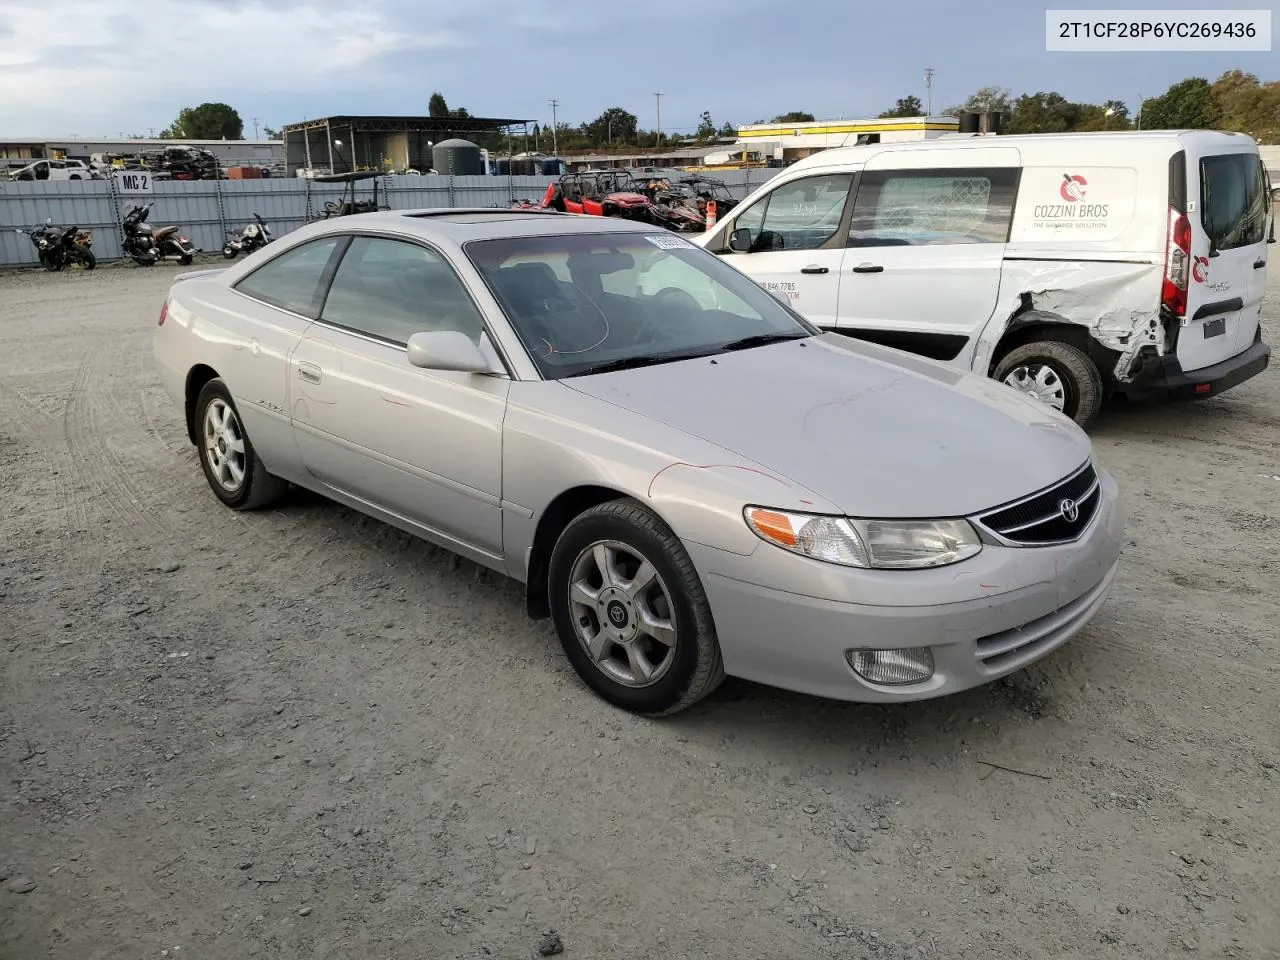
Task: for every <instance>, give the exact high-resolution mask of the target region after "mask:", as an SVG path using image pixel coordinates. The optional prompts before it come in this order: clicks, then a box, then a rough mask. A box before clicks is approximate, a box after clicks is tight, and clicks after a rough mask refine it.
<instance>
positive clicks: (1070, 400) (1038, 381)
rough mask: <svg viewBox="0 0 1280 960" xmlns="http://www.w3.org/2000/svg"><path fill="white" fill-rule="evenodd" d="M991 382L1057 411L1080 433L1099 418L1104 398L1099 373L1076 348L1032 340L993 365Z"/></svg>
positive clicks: (1085, 354) (1071, 345)
mask: <svg viewBox="0 0 1280 960" xmlns="http://www.w3.org/2000/svg"><path fill="white" fill-rule="evenodd" d="M992 378H993V379H995V380H998V381H1000V382H1001V383H1003V384H1005V385H1007V386H1010V387H1012V388H1013V389H1015V390H1017V391H1019V392H1020V393H1025V394H1027V395H1028V396H1032V397H1035V398H1036V399H1037V400H1041V401H1043V402H1045V403H1048V404H1049V405H1050V406H1052V407H1054V408H1055V409H1058V410H1060V411H1061V412H1062V413H1064V414H1066V415H1067V416H1068V417H1070V418H1071V419H1072V420H1074V421H1075V422H1076V423H1077V424H1079V426H1080V427H1081V428H1082V429H1086V430H1087V429H1088V428H1089V427H1090V426H1092V425H1093V422H1094V421H1095V420H1096V419H1097V418H1098V413H1099V411H1101V409H1102V400H1103V396H1104V391H1103V384H1102V373H1101V371H1099V370H1098V365H1097V364H1096V363H1094V362H1093V360H1092V358H1091V357H1090V356H1089V355H1088V354H1087V353H1085V352H1084V351H1083V350H1081V349H1080V348H1079V347H1077V346H1075V345H1073V344H1070V343H1063V342H1062V341H1060V340H1035V341H1032V342H1031V343H1024V344H1023V345H1022V346H1020V347H1014V348H1013V349H1012V350H1010V351H1009V352H1008V353H1007V354H1005V355H1004V357H1002V358H1001V360H1000V362H999V363H998V364H996V369H995V372H994V373H992Z"/></svg>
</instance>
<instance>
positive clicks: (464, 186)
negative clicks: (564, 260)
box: [0, 169, 778, 266]
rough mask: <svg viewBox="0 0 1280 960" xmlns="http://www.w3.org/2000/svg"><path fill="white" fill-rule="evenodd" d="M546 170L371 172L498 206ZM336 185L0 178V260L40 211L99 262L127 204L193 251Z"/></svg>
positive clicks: (415, 205) (768, 173) (303, 214)
mask: <svg viewBox="0 0 1280 960" xmlns="http://www.w3.org/2000/svg"><path fill="white" fill-rule="evenodd" d="M777 172H778V171H777V170H776V169H759V170H726V171H724V172H723V173H720V174H718V175H717V179H719V180H723V181H724V183H725V184H726V186H728V188H729V190H730V191H731V192H732V193H733V195H734V196H735V197H738V198H739V199H741V198H742V197H745V196H746V195H747V194H748V193H750V192H751V191H752V190H754V189H755V188H756V187H758V186H759V185H760V184H762V183H764V182H765V181H766V180H768V179H769V178H770V177H772V176H773V175H775V174H776V173H777ZM552 179H554V178H552V177H441V176H422V177H414V176H399V177H391V176H388V177H380V178H378V180H377V184H378V198H379V201H380V203H381V204H382V205H384V206H389V207H390V208H391V209H393V210H413V209H420V208H424V207H495V208H506V207H508V206H510V205H511V202H512V200H516V199H525V198H527V199H531V200H539V199H541V198H542V195H543V193H544V192H545V191H546V189H547V184H548V183H550V182H551V181H552ZM372 183H373V182H372V181H362V182H359V183H357V184H356V185H355V187H356V197H357V199H365V198H368V197H370V196H372ZM342 196H343V185H342V184H332V183H315V182H313V181H310V180H303V179H299V178H294V179H284V178H280V179H275V178H272V179H266V180H189V181H181V180H169V181H156V182H155V184H154V188H153V192H152V193H151V194H140V195H133V194H130V195H122V194H119V193H117V192H116V189H115V184H114V183H113V182H112V181H110V180H75V181H67V182H52V181H44V182H20V181H10V182H0V266H15V265H30V264H35V263H36V262H37V258H36V255H35V247H34V246H33V245H32V243H31V241H30V240H29V239H28V238H27V237H25V236H22V235H20V234H18V233H15V232H14V231H15V230H16V229H19V228H21V229H27V228H29V227H31V226H33V225H39V224H42V223H44V222H45V220H46V219H49V220H52V221H53V222H54V223H56V224H61V225H64V226H68V227H69V226H79V227H80V228H81V229H84V230H92V231H93V250H94V253H95V254H96V255H97V257H98V259H99V260H115V259H118V258H119V257H120V256H121V246H120V241H121V236H120V221H121V218H122V216H123V213H124V211H126V210H127V209H128V208H129V207H130V206H131V205H133V204H135V203H145V202H150V203H151V204H152V207H151V214H150V216H149V217H148V218H147V219H148V222H149V223H151V224H152V225H154V226H163V225H166V224H177V225H178V226H179V227H180V228H181V229H182V231H183V232H184V233H186V234H187V236H189V237H191V239H192V241H193V242H194V243H195V245H196V246H197V247H199V248H200V249H201V250H204V251H208V252H214V251H217V250H219V249H221V247H222V241H223V238H224V237H225V235H226V231H227V230H238V229H240V228H241V227H243V226H244V225H245V224H246V223H248V222H249V221H250V219H251V218H252V216H253V214H254V213H259V214H261V215H262V217H263V219H264V220H266V221H267V222H268V223H269V224H270V225H271V229H272V232H273V233H274V234H275V235H276V236H277V237H280V236H283V235H284V234H286V233H288V232H289V231H290V230H295V229H297V228H298V227H300V226H303V225H304V224H305V223H307V222H308V220H309V219H315V218H317V217H319V216H321V215H323V213H324V205H325V203H326V202H328V201H335V202H337V201H340V200H341V199H342Z"/></svg>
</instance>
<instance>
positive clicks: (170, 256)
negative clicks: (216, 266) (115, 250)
mask: <svg viewBox="0 0 1280 960" xmlns="http://www.w3.org/2000/svg"><path fill="white" fill-rule="evenodd" d="M150 213H151V204H149V203H145V204H143V205H142V206H140V207H139V206H133V207H130V208H129V210H128V211H127V212H126V213H125V215H124V220H123V221H121V224H120V226H121V229H122V230H123V231H124V252H125V254H126V255H128V256H129V257H131V258H133V261H134V262H135V263H137V264H138V265H139V266H142V267H152V266H155V264H156V263H158V262H159V261H161V260H177V261H178V263H180V264H182V265H183V266H184V267H185V266H189V265H190V264H191V261H192V260H194V259H195V255H196V254H197V253H199V252H200V251H199V250H198V249H197V248H196V245H195V244H193V243H192V242H191V240H190V239H188V238H187V237H186V236H184V235H183V234H181V233H179V232H178V227H177V226H176V225H174V226H168V227H155V228H153V227H152V226H151V224H149V223H147V216H148V214H150Z"/></svg>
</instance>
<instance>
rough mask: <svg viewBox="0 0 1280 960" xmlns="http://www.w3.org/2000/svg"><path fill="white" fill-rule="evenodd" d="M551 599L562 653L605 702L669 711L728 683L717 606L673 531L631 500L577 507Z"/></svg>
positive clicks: (556, 555) (562, 541)
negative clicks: (715, 616)
mask: <svg viewBox="0 0 1280 960" xmlns="http://www.w3.org/2000/svg"><path fill="white" fill-rule="evenodd" d="M549 573H550V576H549V577H548V589H549V591H550V593H549V597H548V600H549V601H550V606H551V615H552V618H553V620H554V622H555V625H556V631H557V633H558V634H559V635H560V643H561V645H562V646H563V647H564V651H565V655H566V656H567V657H568V658H569V662H570V663H572V664H573V667H574V669H575V670H576V671H577V672H578V675H579V676H580V677H581V678H582V679H583V681H585V682H586V683H587V685H588V686H590V687H591V688H592V689H593V690H595V692H596V693H598V694H599V695H600V696H601V697H603V698H604V699H605V700H607V701H609V702H610V703H612V704H614V705H615V706H618V707H622V708H623V709H626V710H631V711H633V712H635V713H641V714H655V715H656V714H672V713H676V712H678V711H680V710H683V709H685V708H686V707H689V706H691V705H693V704H694V703H696V702H697V701H698V700H701V699H702V698H703V697H705V696H706V695H707V694H709V693H711V691H713V690H714V689H715V688H716V687H718V686H719V685H720V683H721V681H723V680H724V666H723V663H722V661H721V657H720V644H719V641H718V640H717V638H716V631H715V624H714V622H713V620H712V617H711V607H710V604H709V603H708V602H707V597H706V593H705V592H704V590H703V588H702V582H701V581H700V580H699V579H698V574H697V571H696V570H695V569H694V567H693V561H692V560H690V559H689V554H688V552H687V551H686V550H685V549H684V546H683V544H681V543H680V539H679V538H678V537H677V536H676V535H675V534H674V533H673V532H672V531H671V529H670V528H669V527H668V526H667V525H666V524H665V523H663V522H662V520H661V519H660V518H658V517H657V516H655V515H654V514H653V513H652V512H651V511H649V510H647V509H646V508H645V507H643V506H642V505H641V504H639V503H637V502H636V501H634V500H613V501H610V502H608V503H603V504H601V505H599V506H597V507H593V508H591V509H590V510H587V511H586V512H584V513H582V514H580V515H579V516H578V517H576V518H575V519H574V520H573V521H572V522H570V524H569V525H568V527H566V528H565V530H564V532H563V533H562V534H561V535H560V538H559V540H558V541H557V542H556V545H555V549H554V550H553V551H552V554H551V563H550V571H549Z"/></svg>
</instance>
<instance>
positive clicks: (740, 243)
mask: <svg viewBox="0 0 1280 960" xmlns="http://www.w3.org/2000/svg"><path fill="white" fill-rule="evenodd" d="M729 249H730V250H732V251H733V252H734V253H750V252H751V231H750V229H748V228H747V227H738V228H737V229H736V230H734V231H733V233H731V234H729Z"/></svg>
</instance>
